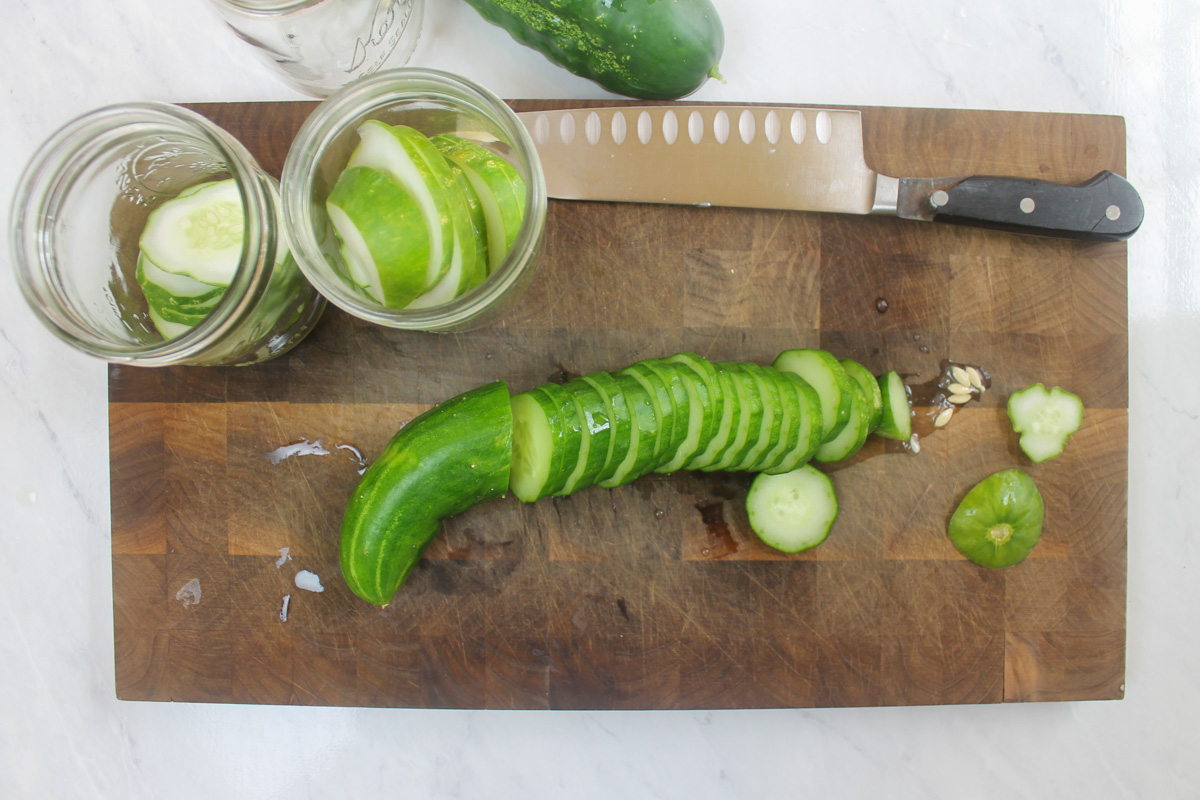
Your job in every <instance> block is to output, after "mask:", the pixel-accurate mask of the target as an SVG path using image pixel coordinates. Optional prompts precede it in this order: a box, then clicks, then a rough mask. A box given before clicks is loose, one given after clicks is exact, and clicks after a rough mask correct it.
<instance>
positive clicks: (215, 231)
mask: <svg viewBox="0 0 1200 800" xmlns="http://www.w3.org/2000/svg"><path fill="white" fill-rule="evenodd" d="M245 223H246V220H245V214H244V212H243V209H242V194H241V191H240V190H239V189H238V185H237V181H235V180H234V179H233V178H229V179H227V180H221V181H208V182H206V183H201V184H197V185H195V186H192V187H189V188H188V189H185V190H184V191H182V192H180V193H179V195H178V196H176V197H175V198H173V199H171V200H168V201H167V202H165V203H163V204H162V205H161V206H159V207H158V208H156V209H154V211H152V212H150V216H148V217H147V218H146V226H145V228H143V230H142V235H141V238H140V239H139V241H138V246H139V247H140V248H141V252H142V254H144V255H145V256H146V257H147V258H148V259H149V260H150V261H152V262H154V264H155V265H157V266H158V267H159V268H160V269H162V270H164V271H166V272H171V273H174V274H176V275H185V276H187V277H188V278H191V279H192V280H194V281H198V282H200V283H206V284H210V285H214V286H228V285H229V284H230V282H231V281H232V280H233V276H234V274H235V273H236V272H237V268H238V264H240V263H241V260H242V235H243V228H244V226H245Z"/></svg>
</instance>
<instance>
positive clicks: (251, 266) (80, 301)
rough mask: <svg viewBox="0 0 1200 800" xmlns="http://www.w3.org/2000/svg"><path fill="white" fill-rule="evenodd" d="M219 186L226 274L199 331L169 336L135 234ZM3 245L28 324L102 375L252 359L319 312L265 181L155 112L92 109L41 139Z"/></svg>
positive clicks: (219, 134)
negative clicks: (234, 198) (222, 184)
mask: <svg viewBox="0 0 1200 800" xmlns="http://www.w3.org/2000/svg"><path fill="white" fill-rule="evenodd" d="M224 179H232V180H233V181H234V184H235V185H236V188H237V190H238V194H239V195H240V199H241V208H242V212H243V219H242V221H241V225H240V226H236V221H234V225H235V228H234V230H237V228H238V227H240V233H241V238H242V248H241V256H240V260H239V262H238V263H237V266H236V272H234V273H233V276H232V279H231V281H230V283H229V285H228V288H227V289H225V290H224V293H223V294H222V295H220V296H219V300H215V301H213V304H212V305H211V308H209V307H206V308H205V311H204V312H202V313H203V317H202V319H200V320H199V322H198V323H194V324H193V326H192V327H189V328H187V329H186V330H184V331H183V332H182V333H179V334H178V335H175V334H174V333H172V334H169V336H170V338H168V336H164V334H163V333H161V332H160V330H159V327H158V323H156V322H155V321H154V320H153V319H152V318H151V313H150V312H151V309H150V305H149V301H148V299H147V295H146V294H145V293H144V292H143V284H142V283H140V282H139V278H138V263H139V258H140V256H141V244H140V239H141V235H142V231H143V229H144V228H145V226H146V222H147V219H148V218H149V216H150V215H151V213H152V212H153V211H154V210H155V209H157V208H160V207H161V206H162V205H163V203H165V202H167V201H169V200H171V199H172V198H175V197H176V196H178V195H179V194H180V193H181V192H184V191H185V190H187V189H188V188H189V187H195V186H196V185H197V184H201V183H207V182H210V181H217V180H224ZM9 245H10V249H11V255H12V262H13V267H14V269H15V271H16V278H17V283H18V285H19V286H20V288H21V291H22V293H23V294H24V295H25V299H26V300H27V301H28V303H29V305H30V307H31V308H32V309H33V311H34V312H35V313H36V314H37V316H38V317H39V319H41V321H42V322H43V323H45V324H46V326H47V327H49V329H50V330H51V331H52V332H54V333H55V334H57V335H58V336H59V337H60V338H62V339H63V340H65V341H66V342H68V343H69V344H71V345H73V346H75V347H76V348H77V349H79V350H82V351H83V352H85V353H88V354H90V355H93V356H96V357H98V358H102V359H104V360H106V361H110V362H115V363H127V364H133V365H139V366H167V365H174V364H202V365H238V364H250V363H255V362H259V361H265V360H267V359H269V358H273V357H275V356H278V355H280V354H282V353H284V352H286V351H288V350H290V349H291V348H292V347H294V346H295V345H296V344H297V343H299V342H300V341H301V340H302V339H303V338H304V337H305V335H307V334H308V332H309V331H310V330H311V329H312V327H313V326H314V325H315V324H316V322H317V320H318V319H319V318H320V316H321V312H322V311H323V310H324V308H325V300H324V298H322V297H321V296H320V295H319V294H318V293H317V292H316V290H315V289H313V287H312V286H311V285H310V284H309V283H308V282H307V281H306V280H305V279H304V276H303V274H302V273H301V272H300V270H299V269H298V268H297V266H296V263H295V260H294V259H293V258H292V257H291V255H290V251H289V250H288V249H287V243H286V240H285V239H284V237H283V236H282V235H281V234H280V215H279V195H278V185H277V183H276V182H275V179H274V178H272V177H271V176H270V175H268V174H267V173H265V172H264V171H263V170H262V169H261V168H260V167H259V166H258V164H257V162H256V161H255V160H254V158H253V156H251V155H250V153H249V152H248V151H247V150H246V149H245V148H244V147H243V146H242V145H241V143H240V142H238V141H237V140H235V139H234V138H233V137H232V136H231V135H229V134H228V133H227V132H226V131H224V130H223V129H221V128H220V127H218V126H216V125H215V124H213V123H212V122H210V121H208V120H207V119H205V118H204V117H202V116H200V115H199V114H196V113H193V112H192V111H189V110H187V109H184V108H180V107H178V106H174V105H170V104H166V103H137V104H127V105H117V106H110V107H107V108H102V109H98V110H96V111H93V112H91V113H89V114H85V115H84V116H82V117H79V118H78V119H76V120H74V121H72V122H70V123H68V124H67V125H65V126H64V127H63V128H61V129H60V130H59V131H58V132H57V133H55V134H54V135H53V136H51V137H50V138H49V139H48V140H47V141H46V142H45V143H44V144H43V145H42V146H41V148H40V149H39V150H38V152H37V153H36V154H35V155H34V157H33V159H32V160H31V161H30V163H29V165H28V166H27V167H26V169H25V172H24V174H23V175H22V177H21V180H20V182H19V184H18V187H17V191H16V195H15V198H14V202H13V207H12V213H11V216H10V233H9Z"/></svg>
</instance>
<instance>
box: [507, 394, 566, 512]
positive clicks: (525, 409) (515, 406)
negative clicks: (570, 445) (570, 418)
mask: <svg viewBox="0 0 1200 800" xmlns="http://www.w3.org/2000/svg"><path fill="white" fill-rule="evenodd" d="M511 403H512V415H513V450H512V465H511V467H510V470H509V488H510V489H512V493H513V494H514V495H516V496H517V499H519V500H521V501H522V502H524V503H532V502H534V501H536V500H538V499H539V498H542V497H545V496H546V495H548V494H549V493H550V492H549V489H548V488H547V486H548V484H549V483H550V481H551V479H552V478H553V476H555V475H557V474H558V473H559V472H560V471H561V470H562V460H563V452H564V450H563V448H562V447H561V446H559V443H558V442H557V441H555V437H556V435H557V433H556V430H555V428H554V426H553V425H552V424H551V419H552V418H553V417H554V415H555V414H557V413H558V407H557V406H556V405H555V404H554V403H553V402H551V401H550V399H549V398H548V397H546V396H545V395H543V394H537V393H534V392H522V393H521V394H517V395H513V397H512V400H511Z"/></svg>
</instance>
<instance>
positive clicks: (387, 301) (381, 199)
mask: <svg viewBox="0 0 1200 800" xmlns="http://www.w3.org/2000/svg"><path fill="white" fill-rule="evenodd" d="M325 210H326V212H327V213H328V214H329V221H330V222H331V223H332V224H333V230H334V232H335V233H336V234H337V237H338V240H339V241H340V242H341V243H342V247H341V254H342V262H343V263H344V264H345V266H346V269H347V270H348V271H349V273H350V280H351V281H353V282H354V284H355V285H356V286H358V287H359V288H360V289H362V290H363V291H364V292H365V293H366V294H367V295H368V296H369V297H370V298H371V299H372V300H374V301H375V302H377V303H382V304H383V305H386V306H391V307H394V308H403V307H405V306H407V305H408V304H409V303H411V302H413V301H414V300H416V299H417V298H418V297H420V296H421V294H422V293H423V292H424V291H425V288H426V281H428V279H429V269H430V263H431V260H432V259H433V256H432V255H431V254H432V252H433V249H434V241H433V239H432V238H431V236H430V229H429V225H428V223H427V221H426V218H425V212H424V210H423V209H422V208H421V206H420V204H419V203H418V201H417V198H416V197H414V196H413V194H412V193H411V192H409V191H408V190H407V189H405V188H404V187H403V186H402V185H401V184H399V183H398V182H397V181H396V180H395V179H394V178H392V177H391V176H390V175H388V174H387V173H385V172H383V171H381V170H378V169H374V168H373V167H364V166H358V167H350V168H348V169H346V170H344V171H343V172H342V174H341V175H340V176H338V180H337V183H336V184H334V187H333V190H332V191H331V192H330V193H329V198H328V200H326V201H325Z"/></svg>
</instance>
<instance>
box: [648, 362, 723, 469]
mask: <svg viewBox="0 0 1200 800" xmlns="http://www.w3.org/2000/svg"><path fill="white" fill-rule="evenodd" d="M662 364H663V367H664V368H666V369H670V370H672V371H674V372H675V374H676V375H677V376H678V378H679V380H680V382H681V384H682V385H683V388H684V391H685V392H686V394H687V403H688V417H687V418H688V425H687V435H686V436H685V437H684V440H683V442H682V443H680V445H679V447H678V448H677V449H676V450H675V455H674V457H673V458H672V459H671V460H670V461H669V462H667V463H666V464H664V465H663V466H662V467H659V470H658V471H659V472H675V471H677V470H681V469H683V468H684V466H685V465H686V464H687V463H688V462H689V461H690V460H691V458H692V457H693V456H695V455H696V454H697V453H698V452H699V451H700V450H701V448H702V447H705V446H707V444H708V442H709V441H710V440H711V439H712V437H713V434H714V433H715V432H716V429H717V423H718V422H719V421H720V418H721V407H720V405H719V397H720V396H719V394H716V395H715V394H714V392H713V390H712V387H711V385H710V383H709V380H710V378H709V374H708V373H707V372H706V371H705V367H706V366H707V368H708V369H709V370H711V375H712V378H713V379H715V376H716V370H713V369H712V365H711V364H709V363H708V362H704V363H703V364H701V363H700V357H699V356H694V355H691V354H679V355H677V356H672V357H670V358H668V359H666V360H664V361H663V362H662Z"/></svg>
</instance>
